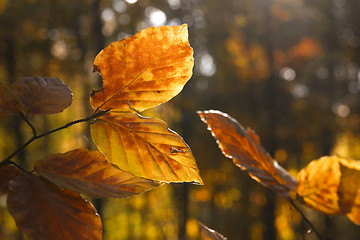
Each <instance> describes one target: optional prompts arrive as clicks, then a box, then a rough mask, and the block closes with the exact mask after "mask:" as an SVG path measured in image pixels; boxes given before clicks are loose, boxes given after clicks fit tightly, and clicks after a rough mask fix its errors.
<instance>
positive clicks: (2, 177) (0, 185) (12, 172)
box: [0, 164, 22, 194]
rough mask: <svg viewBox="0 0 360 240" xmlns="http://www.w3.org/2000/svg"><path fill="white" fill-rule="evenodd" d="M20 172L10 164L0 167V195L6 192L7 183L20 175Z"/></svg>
mask: <svg viewBox="0 0 360 240" xmlns="http://www.w3.org/2000/svg"><path fill="white" fill-rule="evenodd" d="M21 173H22V171H21V170H20V169H19V168H17V167H15V166H14V165H12V164H6V165H3V166H1V167H0V194H5V193H7V192H8V184H9V181H10V180H12V179H13V178H15V177H16V176H18V175H20V174H21Z"/></svg>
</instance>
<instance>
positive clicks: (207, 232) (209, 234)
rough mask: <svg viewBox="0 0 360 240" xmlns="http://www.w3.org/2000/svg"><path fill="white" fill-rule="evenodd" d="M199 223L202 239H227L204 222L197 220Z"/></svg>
mask: <svg viewBox="0 0 360 240" xmlns="http://www.w3.org/2000/svg"><path fill="white" fill-rule="evenodd" d="M199 225H200V229H201V239H202V240H227V238H226V237H224V236H223V235H221V234H220V233H218V232H216V231H215V230H213V229H210V228H208V227H207V226H205V225H204V224H202V223H200V222H199Z"/></svg>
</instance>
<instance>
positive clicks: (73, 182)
mask: <svg viewBox="0 0 360 240" xmlns="http://www.w3.org/2000/svg"><path fill="white" fill-rule="evenodd" d="M35 169H36V171H37V172H38V173H40V175H42V176H43V177H46V178H47V179H49V180H50V181H52V182H53V183H56V184H57V185H58V186H60V187H64V188H68V189H71V190H73V191H76V192H79V193H85V194H87V195H90V196H93V197H118V198H124V197H130V196H133V195H136V194H139V193H141V192H144V191H146V190H149V189H151V188H153V187H155V186H158V184H157V183H156V182H154V181H151V180H147V179H143V178H139V177H135V176H133V175H132V174H130V173H127V172H124V171H121V170H120V169H118V168H116V167H114V166H113V165H111V164H110V163H109V162H108V161H106V159H105V157H104V155H102V154H101V153H100V152H99V151H89V150H87V149H75V150H72V151H70V152H66V153H58V154H54V155H52V156H50V157H48V158H46V159H43V160H40V161H38V162H37V163H36V164H35Z"/></svg>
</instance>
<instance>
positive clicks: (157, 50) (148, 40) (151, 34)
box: [90, 24, 194, 112]
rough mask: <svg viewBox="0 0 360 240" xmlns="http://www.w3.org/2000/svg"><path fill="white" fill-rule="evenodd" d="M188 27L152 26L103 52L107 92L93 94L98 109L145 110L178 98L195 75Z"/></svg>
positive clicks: (99, 62) (98, 63)
mask: <svg viewBox="0 0 360 240" xmlns="http://www.w3.org/2000/svg"><path fill="white" fill-rule="evenodd" d="M192 55H193V51H192V48H191V47H190V45H189V42H188V32H187V26H186V25H185V24H184V25H181V26H161V27H151V28H148V29H145V30H142V31H140V32H139V33H138V34H136V35H134V36H132V37H129V38H126V39H124V40H121V41H117V42H114V43H112V44H110V45H109V46H108V47H106V48H105V49H103V50H102V51H101V52H100V53H99V54H98V55H97V56H96V58H95V61H94V69H95V71H100V72H101V75H102V78H103V89H101V90H96V91H94V92H93V93H92V95H91V98H90V101H91V105H92V107H93V108H94V109H100V110H108V109H114V110H118V111H123V112H133V110H132V108H133V109H136V110H137V111H143V110H145V109H147V108H151V107H154V106H157V105H159V104H161V103H164V102H167V101H169V100H170V99H171V98H173V97H174V96H176V95H177V94H178V93H179V92H181V90H182V89H183V86H184V85H185V83H186V82H187V81H188V80H189V79H190V77H191V75H192V68H193V65H194V60H193V56H192Z"/></svg>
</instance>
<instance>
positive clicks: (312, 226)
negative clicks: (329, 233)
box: [288, 197, 327, 240]
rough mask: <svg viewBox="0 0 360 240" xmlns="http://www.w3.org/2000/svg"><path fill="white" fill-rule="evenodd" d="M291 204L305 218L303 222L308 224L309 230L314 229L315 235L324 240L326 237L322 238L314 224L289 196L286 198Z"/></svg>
mask: <svg viewBox="0 0 360 240" xmlns="http://www.w3.org/2000/svg"><path fill="white" fill-rule="evenodd" d="M288 199H289V201H290V203H291V205H292V206H293V207H294V208H295V209H296V210H297V211H298V212H299V213H300V215H301V217H302V218H303V219H304V220H305V222H306V223H307V224H308V225H309V227H310V229H311V231H314V233H315V235H316V236H317V237H318V238H319V239H320V240H326V239H327V238H323V237H322V236H321V234H320V233H319V232H318V231H317V230H316V228H315V226H314V225H313V224H312V223H311V221H310V220H309V219H308V218H307V217H306V216H305V214H304V213H303V212H302V210H301V209H300V208H299V207H298V206H297V205H296V204H295V203H294V201H293V200H292V199H291V198H290V197H289V198H288Z"/></svg>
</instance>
